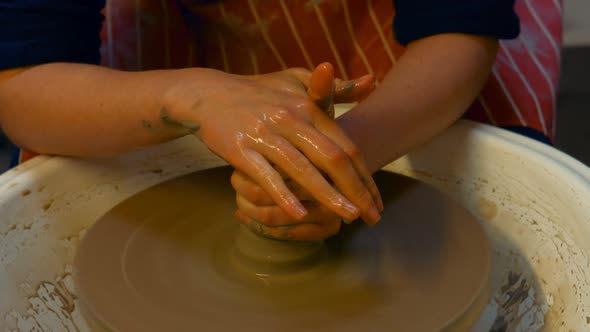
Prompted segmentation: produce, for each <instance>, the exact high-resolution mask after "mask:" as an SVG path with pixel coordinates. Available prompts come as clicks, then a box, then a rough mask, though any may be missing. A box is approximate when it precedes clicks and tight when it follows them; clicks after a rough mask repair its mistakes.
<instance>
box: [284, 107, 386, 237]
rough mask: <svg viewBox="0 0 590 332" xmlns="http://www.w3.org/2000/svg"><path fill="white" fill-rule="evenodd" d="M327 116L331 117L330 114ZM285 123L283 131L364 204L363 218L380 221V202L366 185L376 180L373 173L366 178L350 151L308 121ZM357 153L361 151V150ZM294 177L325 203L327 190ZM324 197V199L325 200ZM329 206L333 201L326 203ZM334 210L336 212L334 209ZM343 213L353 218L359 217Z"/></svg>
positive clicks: (354, 199) (355, 201)
mask: <svg viewBox="0 0 590 332" xmlns="http://www.w3.org/2000/svg"><path fill="white" fill-rule="evenodd" d="M324 117H325V115H324ZM325 118H326V119H327V117H325ZM284 127H285V126H281V127H280V128H278V130H279V131H282V132H281V134H282V135H283V136H284V137H285V138H287V139H288V140H289V141H290V142H291V143H292V144H293V145H294V146H295V147H296V148H297V149H299V150H301V151H302V152H303V154H305V156H307V158H309V161H311V162H312V163H313V164H314V165H316V166H317V167H319V168H320V169H321V170H323V171H324V172H326V173H327V175H328V176H329V177H330V179H332V181H334V183H335V184H336V186H337V187H338V188H339V189H340V192H342V193H343V194H344V196H345V197H346V198H348V199H349V200H350V201H352V202H353V204H354V205H355V206H357V207H359V208H361V211H362V217H363V220H365V222H367V223H369V224H371V225H372V224H375V223H376V222H378V221H379V219H380V216H379V211H378V207H377V205H376V204H377V202H374V199H373V194H372V193H371V191H370V190H369V187H367V185H366V183H369V185H370V182H368V180H369V179H370V180H372V178H371V177H370V174H368V172H366V173H367V174H368V178H366V179H362V178H361V176H360V174H359V173H358V172H357V170H356V169H355V166H354V165H353V161H352V159H350V158H349V157H348V154H347V153H346V152H345V151H344V150H343V149H341V148H340V146H339V145H338V144H336V143H335V142H334V141H332V140H331V139H330V138H328V137H327V136H326V135H324V134H323V133H321V132H320V131H318V130H317V129H316V128H314V127H312V126H310V125H308V124H307V123H305V122H302V121H293V122H292V124H291V126H289V128H284ZM353 146H354V145H353ZM352 152H355V151H352ZM355 153H356V154H357V155H358V152H355ZM355 159H356V160H357V162H359V161H362V160H361V159H360V157H356V158H355ZM361 166H362V164H361ZM292 177H293V178H294V179H295V180H296V181H297V182H298V183H299V184H300V185H301V186H303V187H304V188H305V189H306V190H307V191H309V192H310V193H311V195H312V196H313V197H314V198H316V199H317V200H318V201H320V202H322V203H324V204H325V199H324V198H325V194H324V193H325V192H322V191H318V188H317V186H315V187H308V186H306V185H305V184H304V183H303V182H301V180H300V179H298V178H296V177H294V176H292ZM322 182H325V181H322ZM322 199H324V200H323V201H322ZM332 204H333V203H332ZM326 206H330V205H328V204H326ZM332 211H335V212H336V210H334V209H332ZM339 215H341V216H342V217H343V218H345V219H349V220H352V219H356V218H350V217H345V216H343V215H342V214H339Z"/></svg>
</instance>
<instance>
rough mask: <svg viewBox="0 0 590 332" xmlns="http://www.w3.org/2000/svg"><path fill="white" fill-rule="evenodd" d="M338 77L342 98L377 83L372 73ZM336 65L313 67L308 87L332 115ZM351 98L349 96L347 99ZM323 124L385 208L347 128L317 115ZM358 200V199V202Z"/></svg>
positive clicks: (351, 96)
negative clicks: (343, 79)
mask: <svg viewBox="0 0 590 332" xmlns="http://www.w3.org/2000/svg"><path fill="white" fill-rule="evenodd" d="M338 81H339V87H340V89H339V91H340V92H339V95H340V97H341V100H346V101H356V99H354V98H359V97H361V96H363V94H365V93H367V92H369V91H370V89H371V88H372V87H373V84H374V76H373V75H370V74H369V75H365V76H363V77H361V78H359V79H357V80H352V81H346V82H343V81H340V80H338ZM333 82H334V68H333V67H332V65H330V64H329V63H323V64H320V65H319V66H317V67H316V69H315V70H314V71H313V73H312V75H311V78H310V82H309V88H308V95H309V96H310V97H311V99H312V100H314V101H315V102H316V103H317V104H318V106H319V107H320V108H321V109H322V110H323V111H324V113H326V114H328V115H329V117H330V118H333V114H331V111H332V110H333V99H334V85H333ZM346 98H350V99H346ZM316 118H319V120H321V123H323V124H324V125H323V126H321V128H320V127H318V126H316V128H318V129H319V130H320V131H321V132H322V133H324V134H326V135H327V136H328V137H330V138H331V139H332V141H334V142H335V143H336V144H338V145H339V146H340V147H341V148H343V149H344V151H345V152H347V154H348V155H349V156H350V157H351V159H353V164H354V166H355V168H356V169H357V171H358V172H359V173H360V176H361V178H362V179H363V182H365V185H366V186H367V187H368V189H369V192H370V193H371V196H372V197H373V199H374V201H375V204H376V206H377V208H378V209H379V210H383V207H382V206H383V202H382V201H381V196H380V194H379V190H378V189H377V186H376V184H375V182H374V181H373V178H372V177H371V174H370V173H369V172H368V168H367V167H366V165H365V163H364V161H363V158H361V156H360V155H359V153H358V149H357V148H356V146H355V145H354V144H353V142H352V141H351V140H350V139H348V136H346V134H345V133H344V131H343V130H342V129H341V128H340V127H339V126H338V125H337V124H335V123H334V122H333V121H330V120H327V119H326V118H325V117H323V116H317V117H316ZM355 203H358V202H355Z"/></svg>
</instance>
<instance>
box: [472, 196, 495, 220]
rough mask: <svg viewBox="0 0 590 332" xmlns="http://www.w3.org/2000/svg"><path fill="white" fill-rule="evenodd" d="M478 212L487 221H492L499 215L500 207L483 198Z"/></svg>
mask: <svg viewBox="0 0 590 332" xmlns="http://www.w3.org/2000/svg"><path fill="white" fill-rule="evenodd" d="M477 210H478V212H479V214H480V215H481V216H482V217H483V218H484V219H485V220H492V219H494V218H495V217H496V216H497V215H498V205H496V203H494V202H492V201H490V200H488V199H485V198H483V197H481V198H480V199H479V201H478V202H477Z"/></svg>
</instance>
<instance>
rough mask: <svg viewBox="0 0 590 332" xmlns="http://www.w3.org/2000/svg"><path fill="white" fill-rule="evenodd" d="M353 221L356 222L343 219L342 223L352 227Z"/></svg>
mask: <svg viewBox="0 0 590 332" xmlns="http://www.w3.org/2000/svg"><path fill="white" fill-rule="evenodd" d="M353 221H354V220H350V219H346V218H343V219H342V222H343V223H345V224H347V225H350V224H352V222H353Z"/></svg>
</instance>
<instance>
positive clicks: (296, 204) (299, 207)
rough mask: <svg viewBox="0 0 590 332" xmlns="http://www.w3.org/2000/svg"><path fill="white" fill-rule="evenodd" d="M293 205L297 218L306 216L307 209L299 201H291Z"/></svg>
mask: <svg viewBox="0 0 590 332" xmlns="http://www.w3.org/2000/svg"><path fill="white" fill-rule="evenodd" d="M293 203H294V207H295V213H296V214H297V217H298V218H304V217H305V216H307V210H306V209H305V208H304V207H303V205H301V203H299V202H293Z"/></svg>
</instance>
